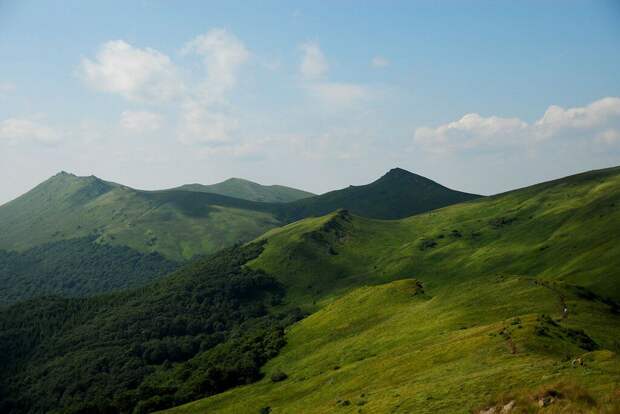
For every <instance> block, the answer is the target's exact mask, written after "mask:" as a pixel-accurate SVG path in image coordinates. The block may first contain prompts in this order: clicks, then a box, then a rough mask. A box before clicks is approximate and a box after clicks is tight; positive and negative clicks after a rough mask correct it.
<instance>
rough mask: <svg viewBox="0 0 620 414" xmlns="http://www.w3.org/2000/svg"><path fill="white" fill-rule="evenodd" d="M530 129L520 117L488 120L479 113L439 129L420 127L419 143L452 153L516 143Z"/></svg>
mask: <svg viewBox="0 0 620 414" xmlns="http://www.w3.org/2000/svg"><path fill="white" fill-rule="evenodd" d="M526 129H527V124H526V123H525V122H523V121H521V120H519V119H518V118H500V117H497V116H491V117H488V118H485V117H482V116H480V115H478V114H467V115H465V116H463V117H462V118H461V119H459V120H457V121H454V122H450V123H448V124H444V125H440V126H438V127H436V128H428V127H422V128H418V129H417V130H416V132H415V141H416V143H418V144H422V145H423V146H425V147H426V148H427V149H428V150H430V151H432V152H449V151H454V150H460V149H468V148H474V147H478V146H480V145H505V144H507V143H514V141H515V140H518V137H519V135H520V134H522V133H523V132H524V131H525V130H526Z"/></svg>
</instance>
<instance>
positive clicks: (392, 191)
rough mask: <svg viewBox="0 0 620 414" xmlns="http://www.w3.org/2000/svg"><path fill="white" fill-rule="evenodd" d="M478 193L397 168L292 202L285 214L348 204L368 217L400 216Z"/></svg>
mask: <svg viewBox="0 0 620 414" xmlns="http://www.w3.org/2000/svg"><path fill="white" fill-rule="evenodd" d="M478 197H480V196H478V195H475V194H468V193H463V192H460V191H454V190H450V189H449V188H446V187H444V186H442V185H440V184H438V183H436V182H434V181H432V180H429V179H428V178H425V177H422V176H419V175H417V174H413V173H411V172H409V171H405V170H403V169H401V168H394V169H392V170H390V171H389V172H388V173H386V174H385V175H384V176H383V177H381V178H379V179H378V180H377V181H374V182H372V183H370V184H367V185H362V186H349V187H348V188H344V189H342V190H336V191H331V192H329V193H325V194H321V195H319V196H316V197H311V198H306V199H303V200H299V201H296V202H293V203H290V204H289V205H288V206H287V209H286V211H285V213H284V214H285V215H286V218H287V219H288V221H295V220H299V219H302V218H305V217H311V216H323V215H325V214H328V213H331V212H333V211H334V210H337V209H339V208H344V209H347V210H349V211H351V212H352V213H354V214H358V215H360V216H364V217H371V218H380V219H398V218H403V217H409V216H411V215H413V214H418V213H421V212H424V211H430V210H434V209H437V208H440V207H445V206H448V205H451V204H456V203H460V202H463V201H467V200H472V199H475V198H478Z"/></svg>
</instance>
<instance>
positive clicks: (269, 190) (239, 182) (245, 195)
mask: <svg viewBox="0 0 620 414" xmlns="http://www.w3.org/2000/svg"><path fill="white" fill-rule="evenodd" d="M178 189H179V190H187V191H200V192H203V193H214V194H221V195H225V196H229V197H235V198H241V199H244V200H250V201H261V202H265V203H286V202H289V201H296V200H300V199H302V198H307V197H312V196H314V195H315V194H312V193H310V192H308V191H303V190H298V189H296V188H291V187H285V186H283V185H261V184H258V183H255V182H252V181H248V180H244V179H241V178H230V179H228V180H226V181H222V182H221V183H217V184H212V185H203V184H186V185H183V186H181V187H179V188H178Z"/></svg>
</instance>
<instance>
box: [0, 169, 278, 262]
mask: <svg viewBox="0 0 620 414" xmlns="http://www.w3.org/2000/svg"><path fill="white" fill-rule="evenodd" d="M273 210H274V209H273V208H272V207H271V206H270V205H266V204H264V203H257V202H251V201H247V200H241V199H236V198H231V197H226V196H222V195H218V194H207V193H199V192H192V191H177V190H168V191H139V190H134V189H131V188H128V187H125V186H122V185H119V184H114V183H109V182H106V181H103V180H101V179H99V178H97V177H76V176H74V175H72V174H67V173H60V174H58V175H56V176H54V177H52V178H50V179H49V180H47V181H45V182H44V183H42V184H40V185H39V186H37V187H36V188H34V189H33V190H32V191H30V192H28V193H26V194H25V195H23V196H21V197H19V198H17V199H15V200H13V201H11V202H9V203H7V204H5V205H3V206H1V207H0V226H1V227H2V232H0V249H4V250H24V249H27V248H30V247H33V246H36V245H39V244H44V243H48V242H51V241H57V240H63V239H69V238H77V237H87V236H92V235H95V236H97V240H98V242H103V243H109V244H114V245H125V246H128V247H131V248H133V249H136V250H138V251H141V252H145V253H149V252H159V253H161V254H163V255H164V256H166V257H168V258H170V259H173V260H182V259H187V258H190V257H192V256H194V255H196V254H206V253H212V252H214V251H217V250H220V249H221V248H223V247H226V246H230V245H232V244H234V243H236V242H239V241H247V240H250V239H252V238H254V237H256V236H258V235H260V234H262V233H264V232H265V231H266V230H268V229H270V228H273V227H275V226H278V225H279V224H280V221H279V220H277V219H276V218H275V217H274V213H273Z"/></svg>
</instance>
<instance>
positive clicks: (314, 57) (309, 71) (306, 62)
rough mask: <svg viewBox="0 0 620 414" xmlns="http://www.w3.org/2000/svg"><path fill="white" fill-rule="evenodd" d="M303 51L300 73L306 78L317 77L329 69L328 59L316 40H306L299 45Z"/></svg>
mask: <svg viewBox="0 0 620 414" xmlns="http://www.w3.org/2000/svg"><path fill="white" fill-rule="evenodd" d="M299 48H300V49H301V52H302V56H301V62H300V64H299V73H300V74H301V76H302V77H303V78H305V79H317V78H320V77H322V76H323V75H325V74H326V73H327V71H328V70H329V64H328V63H327V59H326V58H325V55H324V54H323V51H322V50H321V47H320V46H319V44H318V43H316V42H306V43H304V44H302V45H300V46H299Z"/></svg>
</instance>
